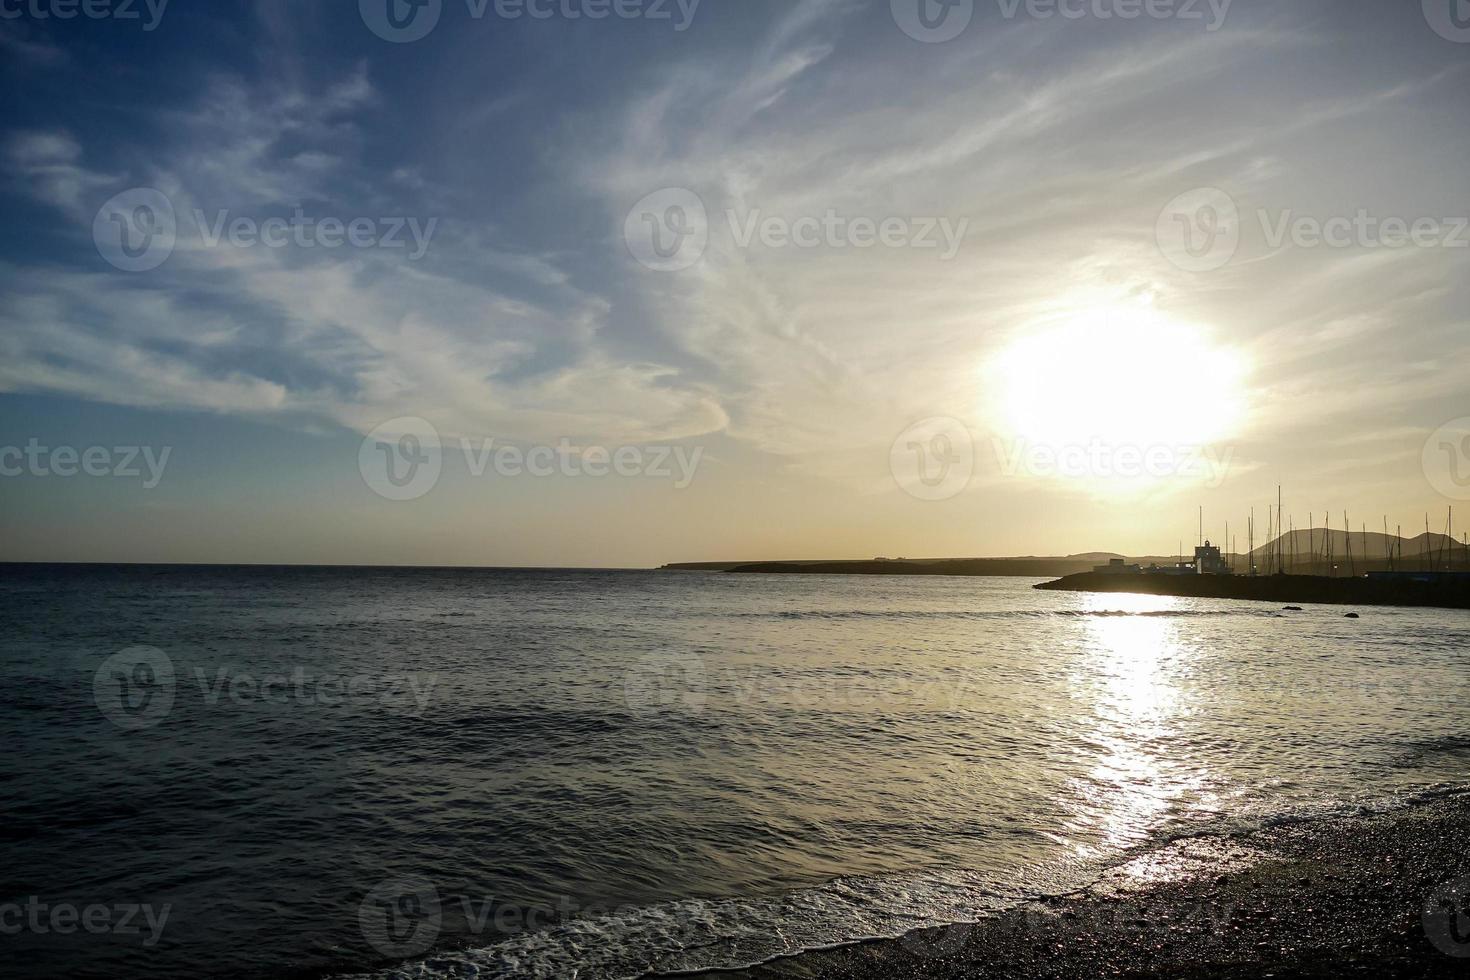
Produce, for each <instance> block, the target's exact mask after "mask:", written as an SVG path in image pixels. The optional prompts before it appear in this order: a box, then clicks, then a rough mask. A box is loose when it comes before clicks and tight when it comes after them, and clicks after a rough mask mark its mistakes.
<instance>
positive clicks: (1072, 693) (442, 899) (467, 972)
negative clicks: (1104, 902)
mask: <svg viewBox="0 0 1470 980" xmlns="http://www.w3.org/2000/svg"><path fill="white" fill-rule="evenodd" d="M1032 584H1034V583H1033V581H1031V580H1017V579H963V578H910V577H904V578H891V579H887V578H870V577H861V576H858V577H851V578H845V577H812V578H808V577H800V576H769V577H768V576H737V575H720V574H702V573H654V572H557V571H451V570H363V569H247V568H218V569H199V568H117V567H52V566H46V567H39V566H29V567H24V566H0V624H3V636H4V644H3V648H0V650H3V652H0V683H3V689H4V696H3V698H0V726H3V733H4V736H5V743H4V744H5V745H6V747H7V749H8V751H7V752H5V753H4V754H3V755H0V799H3V807H0V811H3V812H0V815H3V820H0V958H3V960H4V963H3V968H0V972H3V973H4V974H5V975H6V976H18V977H32V976H35V977H42V976H46V977H50V976H67V977H77V978H86V977H99V978H100V977H107V978H118V977H123V978H127V977H151V978H172V977H178V978H185V977H187V978H198V977H213V976H219V977H244V978H252V977H261V978H264V977H333V976H364V977H392V976H427V977H441V976H477V977H482V978H489V977H569V976H576V977H578V978H581V980H609V978H624V977H637V976H642V975H645V974H648V973H652V974H659V973H673V972H678V971H688V970H696V969H701V968H714V967H734V966H740V965H746V964H751V963H756V962H761V961H765V960H769V959H771V958H774V957H779V956H785V955H790V954H793V953H797V952H800V951H802V950H805V949H813V948H819V947H826V946H833V945H838V944H842V943H846V942H852V941H856V940H860V939H864V938H870V937H878V936H897V935H901V934H903V933H905V932H907V931H909V930H912V929H914V928H917V927H921V926H926V925H932V924H936V923H940V922H949V921H964V920H967V919H973V918H975V917H977V916H980V915H984V914H986V913H987V912H988V911H991V910H996V909H1000V908H1004V907H1006V906H1007V905H1009V904H1012V903H1014V902H1016V901H1017V900H1019V899H1021V898H1022V897H1024V896H1025V895H1028V894H1034V893H1037V892H1048V891H1063V890H1067V889H1069V888H1071V887H1075V886H1076V885H1077V884H1079V883H1082V882H1085V881H1088V880H1092V878H1094V877H1095V876H1096V875H1097V874H1098V873H1099V872H1100V870H1101V869H1103V868H1106V867H1107V866H1108V865H1110V864H1113V863H1116V862H1118V861H1120V860H1122V859H1123V858H1125V857H1126V856H1128V855H1130V854H1134V853H1137V852H1138V851H1139V850H1140V849H1143V848H1148V847H1150V846H1152V845H1156V844H1158V843H1161V842H1164V841H1167V840H1170V839H1172V838H1176V837H1178V836H1180V835H1187V834H1191V833H1199V832H1205V831H1211V832H1230V831H1232V830H1245V829H1249V828H1251V827H1254V826H1256V825H1259V824H1260V823H1261V822H1262V821H1266V820H1272V819H1280V818H1282V817H1290V816H1292V815H1310V814H1312V813H1321V812H1332V811H1334V810H1337V809H1341V808H1345V807H1347V808H1351V807H1354V806H1359V805H1363V804H1365V803H1370V802H1371V803H1373V805H1382V804H1383V801H1392V800H1396V799H1404V798H1407V797H1409V796H1411V795H1412V794H1418V793H1424V792H1426V791H1432V790H1433V788H1435V787H1446V786H1459V785H1462V784H1463V783H1464V782H1465V781H1466V780H1467V779H1470V776H1467V767H1470V712H1467V711H1466V710H1465V705H1466V703H1467V694H1470V615H1467V614H1466V613H1463V612H1453V611H1441V610H1419V609H1364V610H1360V612H1361V613H1362V614H1363V618H1362V619H1360V620H1348V619H1345V618H1343V613H1344V611H1345V610H1342V609H1334V608H1323V607H1309V608H1308V609H1307V610H1306V611H1305V612H1303V613H1296V614H1286V615H1283V614H1282V613H1281V611H1280V610H1279V609H1278V608H1276V607H1274V606H1264V605H1260V604H1251V603H1238V602H1223V601H1200V600H1183V599H1172V598H1167V597H1134V596H1122V595H1110V596H1088V595H1070V594H1064V593H1055V592H1038V591H1035V590H1033V589H1031V588H1030V586H1031V585H1032Z"/></svg>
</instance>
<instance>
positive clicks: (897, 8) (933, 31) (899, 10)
mask: <svg viewBox="0 0 1470 980" xmlns="http://www.w3.org/2000/svg"><path fill="white" fill-rule="evenodd" d="M889 6H890V7H891V8H892V10H893V20H894V22H895V23H896V24H898V27H899V29H900V30H901V31H903V32H904V33H905V34H907V35H908V36H909V37H911V38H913V39H914V40H915V41H922V42H924V43H925V44H942V43H944V42H945V41H953V40H954V39H955V38H957V37H959V36H960V35H961V34H963V33H964V32H965V29H966V28H967V27H969V26H970V21H971V20H972V19H973V18H974V16H975V0H890V4H889Z"/></svg>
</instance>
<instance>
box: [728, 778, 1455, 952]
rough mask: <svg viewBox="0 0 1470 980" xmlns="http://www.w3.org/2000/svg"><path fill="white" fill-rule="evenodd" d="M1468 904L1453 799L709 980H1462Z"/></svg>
mask: <svg viewBox="0 0 1470 980" xmlns="http://www.w3.org/2000/svg"><path fill="white" fill-rule="evenodd" d="M1467 892H1470V796H1467V795H1456V796H1452V797H1448V798H1445V799H1441V800H1438V801H1435V802H1430V803H1421V804H1418V805H1415V806H1413V807H1411V808H1408V809H1402V810H1398V811H1396V812H1394V813H1392V814H1388V815H1377V816H1366V817H1353V818H1334V819H1328V820H1317V821H1311V822H1302V823H1295V824H1289V825H1283V826H1279V827H1275V828H1272V829H1269V830H1264V831H1261V832H1258V833H1256V834H1253V835H1250V836H1248V837H1243V838H1195V839H1192V840H1188V841H1181V842H1178V843H1176V844H1174V845H1171V846H1170V847H1167V848H1164V849H1162V850H1160V851H1157V852H1154V853H1152V854H1149V855H1145V856H1143V857H1140V858H1138V859H1136V860H1135V861H1132V862H1130V863H1129V864H1127V865H1124V866H1122V867H1120V868H1118V869H1115V870H1114V871H1113V872H1112V873H1110V874H1109V875H1108V876H1106V877H1105V878H1104V879H1103V880H1102V881H1101V882H1099V883H1098V884H1097V885H1095V886H1093V887H1092V888H1089V889H1087V890H1086V891H1084V892H1081V893H1077V894H1075V895H1070V896H1062V897H1055V898H1048V899H1045V900H1041V901H1037V902H1035V903H1033V904H1031V905H1028V906H1024V907H1021V908H1018V909H1015V910H1012V911H1011V912H1008V913H1006V914H1004V915H1002V916H1000V917H997V918H994V919H991V920H989V921H986V922H982V923H980V924H977V925H974V926H955V927H950V928H947V929H934V930H926V931H922V932H916V933H911V934H910V935H908V936H906V937H904V938H903V939H900V940H892V941H884V942H873V943H867V944H864V945H861V946H853V947H848V948H845V949H840V950H833V951H830V952H822V953H811V954H807V955H804V956H799V957H795V958H792V959H789V960H784V961H780V962H777V963H773V964H769V965H767V966H765V967H761V968H758V969H754V970H750V971H742V972H738V973H719V974H711V975H709V976H711V977H718V978H720V980H792V978H839V977H840V978H874V980H884V978H895V980H897V978H914V980H920V978H923V980H931V978H932V980H949V978H955V980H958V978H988V977H1004V978H1012V977H1014V978H1033V977H1035V978H1042V977H1044V978H1056V980H1061V978H1067V980H1072V978H1080V977H1093V976H1105V977H1134V978H1188V980H1195V978H1201V980H1202V978H1231V980H1235V978H1240V980H1244V978H1258V977H1275V978H1321V980H1327V978H1333V980H1336V978H1339V977H1356V976H1361V977H1375V978H1377V977H1394V978H1397V977H1404V978H1408V977H1430V978H1439V977H1470V895H1467ZM1426 909H1428V912H1426ZM1451 909H1453V910H1455V913H1457V917H1452V912H1451Z"/></svg>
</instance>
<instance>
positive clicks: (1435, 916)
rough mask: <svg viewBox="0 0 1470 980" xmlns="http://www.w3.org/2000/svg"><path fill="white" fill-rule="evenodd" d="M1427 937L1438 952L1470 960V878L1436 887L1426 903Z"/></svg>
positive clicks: (1425, 925) (1425, 924)
mask: <svg viewBox="0 0 1470 980" xmlns="http://www.w3.org/2000/svg"><path fill="white" fill-rule="evenodd" d="M1423 922H1424V934H1425V935H1426V936H1428V937H1429V941H1430V942H1432V943H1433V944H1434V947H1435V949H1438V950H1439V951H1440V952H1441V953H1444V954H1445V955H1447V956H1453V957H1455V958H1456V959H1470V878H1460V879H1459V880H1457V881H1451V882H1447V883H1446V884H1443V885H1441V886H1440V887H1439V888H1436V889H1435V890H1434V892H1433V894H1431V895H1430V896H1429V897H1428V898H1427V899H1425V901H1424V914H1423Z"/></svg>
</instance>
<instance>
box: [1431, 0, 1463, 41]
mask: <svg viewBox="0 0 1470 980" xmlns="http://www.w3.org/2000/svg"><path fill="white" fill-rule="evenodd" d="M1424 19H1425V20H1427V21H1429V26H1430V27H1432V28H1434V33H1436V34H1438V35H1439V36H1440V37H1442V38H1444V39H1445V40H1447V41H1455V42H1458V43H1460V44H1470V0H1424Z"/></svg>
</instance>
